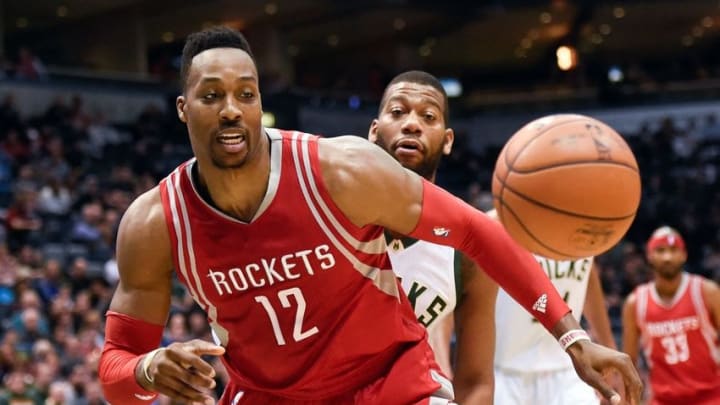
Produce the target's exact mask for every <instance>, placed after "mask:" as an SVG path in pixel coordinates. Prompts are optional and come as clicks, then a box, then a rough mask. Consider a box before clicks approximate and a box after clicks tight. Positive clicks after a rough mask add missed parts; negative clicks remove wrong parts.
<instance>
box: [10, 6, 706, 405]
mask: <svg viewBox="0 0 720 405" xmlns="http://www.w3.org/2000/svg"><path fill="white" fill-rule="evenodd" d="M214 24H225V25H228V26H231V27H234V28H237V29H239V30H242V31H243V32H244V33H245V34H246V35H247V37H248V39H249V41H250V43H251V45H252V46H253V50H254V53H255V55H256V58H257V63H258V66H259V69H260V77H261V91H262V95H263V104H264V108H265V111H266V113H267V114H266V117H265V119H266V120H267V121H266V122H267V124H268V125H271V126H276V127H279V128H297V129H301V130H304V131H307V132H313V133H318V134H322V135H325V136H335V135H339V134H356V135H360V136H365V135H366V133H367V128H368V125H369V122H370V120H371V119H372V118H373V116H374V114H375V113H376V111H377V103H378V100H379V96H380V93H381V91H382V89H383V87H384V85H385V84H386V83H387V81H388V80H389V79H390V78H392V77H393V76H394V75H395V74H397V73H399V72H401V71H403V70H407V69H424V70H427V71H429V72H431V73H433V74H435V75H437V76H439V77H441V78H443V80H444V83H445V84H446V86H447V87H446V88H447V89H448V91H449V92H450V93H451V95H452V96H453V97H452V98H451V101H450V102H451V112H452V114H451V116H452V119H451V126H452V127H454V128H455V129H456V133H457V134H458V139H457V140H456V147H455V150H454V152H453V154H452V156H451V157H450V158H448V159H446V161H445V162H444V164H443V168H442V169H441V174H440V178H439V183H440V184H441V185H443V186H444V187H446V188H448V189H449V190H451V191H452V192H454V193H456V194H457V195H459V196H462V197H463V198H465V199H466V200H468V201H469V202H471V203H472V204H474V205H475V206H477V207H479V208H481V209H488V208H490V207H491V205H492V200H491V197H490V195H489V184H490V183H489V179H490V174H491V171H492V167H493V165H494V162H495V157H496V156H497V153H498V151H499V148H500V147H501V146H502V144H503V142H504V141H505V140H506V139H507V138H508V137H509V136H510V135H511V134H512V133H513V132H514V131H515V130H517V129H518V128H519V127H520V126H521V125H522V124H524V123H525V122H527V121H529V120H531V119H533V118H536V117H539V116H542V115H545V114H549V113H557V112H579V113H584V114H588V115H592V116H594V117H596V118H599V119H601V120H603V121H605V122H607V123H608V124H610V125H612V126H613V127H615V128H616V129H617V130H618V131H620V132H621V133H622V134H623V135H624V136H625V137H626V139H627V141H628V142H629V143H630V145H631V146H632V148H633V150H634V152H635V154H636V156H637V158H638V161H639V165H640V168H641V174H642V178H643V198H642V203H641V207H640V211H639V213H638V217H637V219H636V221H635V222H634V224H633V226H632V228H631V229H630V231H629V232H628V234H627V236H626V238H625V239H624V240H623V241H622V242H621V243H620V244H619V245H618V246H617V247H616V248H614V249H613V250H612V251H610V252H608V253H607V254H605V255H603V256H602V257H600V258H599V259H598V261H599V263H600V265H601V269H602V280H603V285H604V288H605V292H606V294H607V306H608V310H609V312H610V316H611V320H612V327H613V331H614V332H615V334H616V337H617V338H618V342H619V336H620V333H621V324H620V306H621V303H622V300H623V299H624V298H625V297H626V295H627V294H628V293H629V292H630V291H631V289H632V288H633V287H634V286H635V285H637V284H638V283H640V282H642V281H644V280H646V279H647V278H648V276H649V272H648V270H647V267H646V264H645V262H644V252H643V242H644V240H646V238H647V237H648V235H649V233H650V232H651V231H652V230H653V229H654V228H655V227H657V226H659V225H662V224H669V225H672V226H675V227H677V228H678V229H679V230H680V232H681V233H682V234H683V235H684V236H685V238H686V240H687V242H688V245H689V263H688V270H689V271H691V272H694V273H700V274H703V275H705V276H708V277H711V278H714V279H715V280H716V281H720V236H719V234H718V227H719V226H720V193H719V192H718V165H719V164H720V123H718V120H717V116H718V113H720V103H719V102H718V101H717V99H718V94H719V93H720V65H719V63H718V62H719V61H718V58H719V56H718V55H720V54H718V52H717V51H716V50H717V49H718V45H719V42H720V41H719V40H720V36H719V35H718V33H719V32H720V3H719V2H718V1H717V0H685V1H669V0H626V1H620V0H618V1H590V0H585V1H569V0H568V1H563V0H554V1H549V0H545V1H530V0H525V1H523V0H486V1H475V2H461V1H457V2H456V1H442V2H438V1H425V0H418V1H410V0H374V1H356V2H349V1H348V2H339V1H337V2H336V1H320V0H274V1H260V0H245V1H242V2H239V1H230V0H215V1H178V0H173V1H169V0H154V1H137V0H104V1H82V0H65V1H63V0H58V1H54V0H31V1H28V0H0V208H1V209H0V213H1V214H2V222H1V223H2V227H0V230H1V231H2V232H1V236H0V241H2V244H0V321H1V322H0V377H1V378H2V381H3V384H2V388H0V405H2V404H21V403H22V404H26V403H28V404H43V403H48V404H100V403H103V402H102V397H101V392H100V389H99V385H98V383H97V379H96V373H95V369H96V363H97V359H98V355H99V350H100V347H101V346H102V342H103V336H102V332H103V314H104V311H105V310H106V308H107V305H108V302H109V299H110V297H111V294H112V291H113V288H114V286H115V283H116V281H117V269H116V265H115V262H114V258H113V257H114V252H113V251H114V238H115V233H116V228H117V224H118V221H119V218H120V216H121V215H122V214H123V212H124V210H125V209H126V207H127V206H128V204H129V202H130V201H131V200H132V199H133V198H134V197H135V196H136V195H138V194H139V193H141V192H143V191H145V190H147V189H149V188H151V187H152V186H153V185H154V184H155V183H156V182H157V181H158V180H159V179H160V178H161V177H163V176H164V175H165V174H166V173H168V172H169V171H170V170H171V169H172V168H173V167H174V166H175V165H176V164H178V163H179V162H181V161H183V160H184V159H186V158H188V157H189V156H190V150H189V146H188V141H187V134H186V131H185V128H184V126H183V125H181V123H180V122H179V121H178V120H177V118H176V114H175V111H174V98H175V96H176V95H177V93H178V86H177V78H178V71H179V58H180V52H181V49H182V45H183V40H184V38H185V37H186V35H187V34H188V33H190V32H192V31H195V30H198V29H201V28H203V27H206V26H210V25H214ZM368 169H369V170H370V168H368ZM208 332H209V331H208V328H207V325H206V324H205V321H204V318H203V315H202V314H201V313H200V312H199V311H198V309H197V308H196V307H194V306H193V305H192V303H191V302H190V300H189V299H188V297H187V295H185V294H184V290H183V289H182V287H178V289H177V294H176V296H175V299H174V302H173V307H172V316H171V319H170V322H169V325H168V328H167V330H166V334H165V339H164V343H165V344H168V343H170V342H172V341H175V340H185V339H190V338H193V337H201V338H202V337H204V338H207V336H208ZM220 378H221V381H222V378H224V376H222V375H221V377H220ZM220 387H222V384H221V385H220ZM48 397H50V399H47V398H48ZM46 399H47V402H46ZM163 401H164V400H159V403H164V402H163Z"/></svg>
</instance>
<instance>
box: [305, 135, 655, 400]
mask: <svg viewBox="0 0 720 405" xmlns="http://www.w3.org/2000/svg"><path fill="white" fill-rule="evenodd" d="M319 157H320V163H321V170H322V178H323V180H324V181H325V184H326V186H327V189H328V191H329V192H330V195H331V196H332V198H333V200H334V202H335V204H337V206H338V207H339V208H340V209H341V210H342V211H343V212H344V213H345V215H347V217H348V218H349V219H350V220H351V221H352V222H353V223H354V224H356V225H358V226H365V225H368V224H376V225H380V226H384V227H386V228H388V229H391V230H393V231H396V232H399V233H401V234H405V235H410V236H413V237H415V238H418V239H423V240H427V241H429V242H433V243H438V244H443V245H448V246H452V247H454V248H456V249H458V250H460V251H462V252H463V253H465V254H466V255H468V256H469V257H470V258H471V259H472V260H473V261H475V262H476V263H477V264H478V265H479V266H481V267H482V268H483V269H485V270H486V271H487V272H488V274H489V275H490V276H491V277H492V278H493V279H494V280H495V281H496V282H497V283H498V284H499V285H500V286H501V287H502V288H503V289H504V290H505V291H507V292H508V294H510V295H511V296H512V297H513V298H514V299H515V300H516V301H518V303H520V304H521V305H522V306H523V307H524V308H525V309H527V310H528V312H530V313H531V314H532V315H533V316H535V317H536V318H537V319H538V320H539V321H540V322H541V323H542V324H543V325H544V326H545V327H546V328H547V329H548V330H550V331H551V333H553V335H554V336H555V337H556V338H559V337H561V336H563V335H564V334H565V333H566V332H569V331H571V330H575V329H581V328H580V325H579V324H578V322H577V321H576V320H575V318H573V317H572V314H570V312H569V308H568V307H567V305H566V304H565V302H564V301H563V300H562V298H561V297H560V295H559V294H558V293H557V291H556V290H555V288H554V287H553V285H552V283H551V282H550V280H549V279H548V278H547V276H546V275H545V273H544V272H543V271H542V269H541V268H540V266H539V264H538V263H537V262H536V261H535V259H534V258H533V257H532V255H531V254H530V253H529V252H527V251H526V250H525V249H524V248H522V247H520V246H519V245H518V244H517V243H516V242H515V241H513V240H512V238H511V237H510V236H509V235H508V233H507V232H506V231H505V230H504V228H503V227H502V225H500V224H499V223H497V222H495V221H494V220H492V219H491V218H489V217H488V216H487V215H485V214H484V213H482V212H480V211H478V210H476V209H474V208H472V207H471V206H470V205H468V204H467V203H465V202H463V201H462V200H460V199H458V198H456V197H454V196H452V195H451V194H449V193H448V192H446V191H444V190H442V189H440V188H439V187H437V186H435V185H433V184H432V183H429V182H427V181H424V180H423V179H422V178H420V177H419V176H418V175H416V174H414V173H412V172H411V171H409V170H405V169H403V168H402V166H401V165H400V164H399V163H398V162H397V161H395V159H393V158H392V157H391V156H390V155H388V154H387V153H385V152H384V151H383V150H382V149H380V148H379V147H377V146H376V145H374V144H372V143H370V142H368V141H366V140H363V139H361V138H358V137H338V138H331V139H322V140H320V141H319ZM367 162H373V168H372V170H368V168H367ZM368 195H371V196H373V198H371V199H368V198H366V197H367V196H368ZM579 335H580V334H575V336H579ZM573 341H574V340H573ZM568 353H569V354H570V356H571V358H572V359H573V363H574V364H575V369H576V371H577V372H578V375H579V376H580V377H581V378H583V380H585V381H586V382H588V383H589V384H590V385H592V386H593V387H595V388H596V389H598V390H599V391H600V392H601V393H602V394H603V395H604V396H606V397H607V398H610V397H611V396H612V397H613V398H615V397H616V399H614V400H617V401H619V395H617V394H616V393H615V391H614V390H612V388H611V387H610V386H609V385H608V384H607V383H606V382H605V381H603V379H602V376H601V375H600V372H602V371H603V370H604V369H606V368H611V367H612V368H617V369H618V370H619V371H620V372H621V373H622V374H623V376H624V379H625V382H626V384H627V385H628V388H629V390H628V392H630V393H631V397H632V398H633V399H635V400H636V401H637V402H639V399H640V391H641V389H642V382H641V380H640V377H639V376H638V374H637V371H636V370H635V369H634V367H632V364H631V363H630V360H629V358H627V356H626V355H624V354H622V353H619V352H617V351H614V350H611V349H607V348H604V347H602V346H599V345H595V344H592V343H589V342H587V341H585V340H581V341H576V342H575V344H572V345H571V346H569V349H568Z"/></svg>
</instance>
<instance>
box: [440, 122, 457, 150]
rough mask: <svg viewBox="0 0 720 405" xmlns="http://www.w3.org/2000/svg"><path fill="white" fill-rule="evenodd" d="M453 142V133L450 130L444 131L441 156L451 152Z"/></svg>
mask: <svg viewBox="0 0 720 405" xmlns="http://www.w3.org/2000/svg"><path fill="white" fill-rule="evenodd" d="M453 142H455V131H453V130H452V128H447V129H446V130H445V140H444V141H443V149H442V151H443V155H449V154H450V152H452V146H453Z"/></svg>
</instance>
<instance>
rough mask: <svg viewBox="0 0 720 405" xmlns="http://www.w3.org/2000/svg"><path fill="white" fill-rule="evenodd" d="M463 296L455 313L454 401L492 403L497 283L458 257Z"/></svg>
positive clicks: (470, 403) (469, 262)
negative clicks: (455, 361)
mask: <svg viewBox="0 0 720 405" xmlns="http://www.w3.org/2000/svg"><path fill="white" fill-rule="evenodd" d="M461 270H462V285H463V295H462V297H459V298H458V299H459V302H458V308H457V310H456V311H455V312H456V313H457V317H456V330H457V366H456V367H455V378H454V380H453V385H454V386H455V399H456V400H457V402H458V403H460V404H468V405H473V404H492V403H493V398H494V394H495V374H494V367H493V363H494V356H495V302H496V300H497V291H498V287H497V284H495V282H494V281H493V280H492V279H491V278H490V277H489V276H488V275H487V273H485V272H484V271H482V270H481V269H479V268H478V267H477V265H476V264H475V263H474V262H473V261H472V260H470V259H469V258H467V257H465V256H464V255H463V256H462V258H461Z"/></svg>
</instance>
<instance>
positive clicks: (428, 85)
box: [368, 70, 455, 180]
mask: <svg viewBox="0 0 720 405" xmlns="http://www.w3.org/2000/svg"><path fill="white" fill-rule="evenodd" d="M448 117H449V111H448V98H447V94H446V93H445V89H444V88H443V86H442V84H441V83H440V81H439V80H438V79H437V78H435V76H433V75H431V74H429V73H426V72H421V71H416V70H413V71H408V72H405V73H401V74H399V75H398V76H396V77H395V78H394V79H393V80H392V81H390V84H388V86H387V87H386V88H385V92H384V93H383V97H382V100H381V101H380V109H379V111H378V117H377V118H376V119H374V120H373V122H372V124H370V131H369V134H368V138H369V139H370V141H371V142H374V143H376V144H377V145H379V146H380V147H382V148H383V149H385V150H386V151H387V152H388V153H390V154H391V155H393V156H394V157H395V159H397V160H398V161H399V162H400V163H401V164H402V165H403V166H405V167H406V168H408V169H410V170H413V171H414V172H416V173H418V174H419V175H421V176H423V177H425V178H427V179H430V180H434V178H435V172H436V171H437V168H438V166H439V164H440V159H441V158H442V155H448V154H450V151H451V150H452V144H453V140H454V139H455V134H454V132H453V130H452V129H451V128H448Z"/></svg>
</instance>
